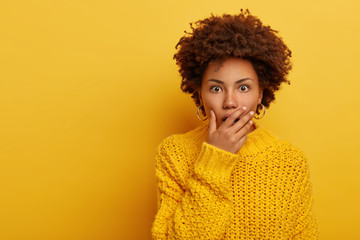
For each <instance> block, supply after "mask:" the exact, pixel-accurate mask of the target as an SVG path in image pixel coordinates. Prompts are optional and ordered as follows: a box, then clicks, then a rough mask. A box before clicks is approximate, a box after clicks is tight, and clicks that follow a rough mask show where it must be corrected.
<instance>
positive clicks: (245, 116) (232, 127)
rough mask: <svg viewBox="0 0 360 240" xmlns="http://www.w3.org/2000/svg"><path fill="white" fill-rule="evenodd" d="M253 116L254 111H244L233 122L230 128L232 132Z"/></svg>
mask: <svg viewBox="0 0 360 240" xmlns="http://www.w3.org/2000/svg"><path fill="white" fill-rule="evenodd" d="M253 117H254V112H253V111H250V112H248V113H246V114H245V115H244V116H243V117H242V118H240V119H239V120H238V121H237V122H235V123H234V124H233V125H232V126H231V129H232V131H233V132H234V133H236V132H238V131H239V130H240V129H241V128H243V127H244V126H245V125H246V124H247V123H248V122H249V121H250V120H251V119H252V118H253Z"/></svg>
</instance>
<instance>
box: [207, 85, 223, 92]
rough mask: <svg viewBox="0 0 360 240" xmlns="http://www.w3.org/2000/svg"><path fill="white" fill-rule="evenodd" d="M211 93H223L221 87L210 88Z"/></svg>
mask: <svg viewBox="0 0 360 240" xmlns="http://www.w3.org/2000/svg"><path fill="white" fill-rule="evenodd" d="M210 91H211V92H220V91H221V87H219V86H213V87H211V88H210Z"/></svg>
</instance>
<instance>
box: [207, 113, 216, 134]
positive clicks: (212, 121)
mask: <svg viewBox="0 0 360 240" xmlns="http://www.w3.org/2000/svg"><path fill="white" fill-rule="evenodd" d="M215 131H216V116H215V113H214V111H213V110H212V109H210V119H209V134H211V133H213V132H215Z"/></svg>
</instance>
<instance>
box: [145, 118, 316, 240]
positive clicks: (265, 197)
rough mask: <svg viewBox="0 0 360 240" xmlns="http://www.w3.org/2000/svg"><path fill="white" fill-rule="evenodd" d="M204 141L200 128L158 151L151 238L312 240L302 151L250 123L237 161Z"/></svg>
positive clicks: (313, 229) (204, 131)
mask: <svg viewBox="0 0 360 240" xmlns="http://www.w3.org/2000/svg"><path fill="white" fill-rule="evenodd" d="M207 135H208V126H207V125H204V126H201V127H198V128H196V129H194V130H192V131H190V132H187V133H185V134H176V135H172V136H170V137H168V138H166V139H165V140H164V141H163V142H162V143H161V144H160V145H159V148H158V153H157V155H156V176H157V179H158V188H159V209H158V212H157V214H156V217H155V221H154V223H153V226H152V235H153V238H154V239H192V240H194V239H318V234H319V231H318V223H317V220H316V217H315V214H314V210H313V194H312V184H311V181H310V174H309V165H308V162H307V159H306V157H305V155H304V154H303V152H302V151H301V150H299V149H298V148H296V147H294V146H293V145H291V144H290V143H288V142H287V141H285V140H281V139H279V138H277V137H276V136H274V135H273V134H272V133H270V132H269V131H267V130H265V129H263V128H262V127H261V126H259V125H257V124H256V129H255V130H254V131H253V132H251V133H249V134H248V137H247V140H246V142H245V144H244V145H243V146H242V148H241V149H240V151H239V152H238V154H232V153H230V152H227V151H224V150H221V149H219V148H217V147H214V146H212V145H210V144H208V143H206V142H205V141H206V139H207Z"/></svg>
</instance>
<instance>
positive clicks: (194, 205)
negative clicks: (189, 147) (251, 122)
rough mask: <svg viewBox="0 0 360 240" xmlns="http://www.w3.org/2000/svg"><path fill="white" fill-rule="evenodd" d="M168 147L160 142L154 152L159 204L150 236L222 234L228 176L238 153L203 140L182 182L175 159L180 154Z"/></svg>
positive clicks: (228, 206)
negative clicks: (198, 152)
mask: <svg viewBox="0 0 360 240" xmlns="http://www.w3.org/2000/svg"><path fill="white" fill-rule="evenodd" d="M170 145H171V144H170ZM167 147H168V145H166V144H162V145H160V146H159V149H158V153H157V156H156V176H157V180H158V191H159V196H160V201H159V203H160V206H159V209H158V212H157V214H156V216H155V221H154V222H153V226H152V236H153V239H156V240H158V239H192V240H194V239H220V238H222V237H223V236H224V234H225V230H226V227H227V225H228V223H229V217H230V213H231V208H232V202H231V200H230V196H229V190H230V176H231V173H232V170H233V168H234V166H235V162H236V159H237V157H238V156H237V155H235V154H232V153H230V152H227V151H224V150H221V149H219V148H216V147H214V146H212V145H210V144H208V143H206V142H203V143H202V147H201V151H200V154H199V155H198V158H197V160H196V162H195V164H194V169H193V173H192V174H191V175H190V177H189V178H188V180H187V182H186V183H184V184H181V182H180V180H179V171H177V166H176V164H175V163H176V162H181V159H176V158H178V157H180V156H183V154H178V153H176V152H172V151H169V149H168V148H167ZM183 162H184V161H183Z"/></svg>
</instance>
